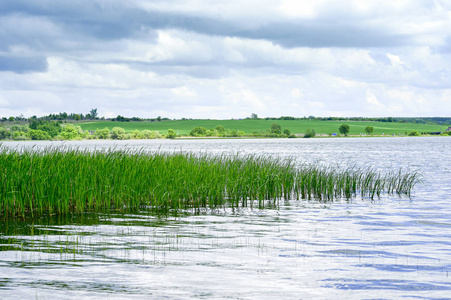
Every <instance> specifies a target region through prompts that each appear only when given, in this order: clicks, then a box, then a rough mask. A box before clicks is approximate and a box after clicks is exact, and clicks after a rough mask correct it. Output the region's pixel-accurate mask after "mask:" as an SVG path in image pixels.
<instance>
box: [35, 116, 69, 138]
mask: <svg viewBox="0 0 451 300" xmlns="http://www.w3.org/2000/svg"><path fill="white" fill-rule="evenodd" d="M29 127H30V129H36V130H42V131H45V132H47V133H48V134H49V135H50V136H51V137H52V138H53V137H55V136H57V135H58V134H59V133H60V132H61V131H62V127H61V124H60V123H59V122H54V121H43V120H39V121H36V120H35V121H33V122H31V123H30V125H29Z"/></svg>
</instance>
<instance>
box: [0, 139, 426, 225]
mask: <svg viewBox="0 0 451 300" xmlns="http://www.w3.org/2000/svg"><path fill="white" fill-rule="evenodd" d="M418 178H419V176H418V173H410V172H403V171H401V170H400V171H396V172H391V173H388V174H381V173H379V172H376V171H374V170H372V169H371V168H367V169H357V168H349V169H345V170H340V169H338V168H332V167H329V168H325V167H320V166H318V165H304V166H301V167H299V166H296V165H295V162H294V161H293V160H282V159H277V158H271V157H264V156H256V155H251V156H244V157H243V156H239V155H232V156H230V155H218V156H214V155H208V154H201V155H195V154H192V153H191V154H190V153H188V154H183V153H162V152H154V153H147V152H145V151H143V150H139V151H131V150H128V151H127V150H125V151H116V150H114V149H110V150H106V151H86V150H78V149H69V148H66V149H61V148H47V149H45V150H43V151H33V150H24V149H22V150H17V149H16V150H7V149H5V148H1V147H0V213H1V215H2V216H3V218H7V217H14V216H21V217H25V216H40V215H45V214H51V215H64V214H67V213H83V212H88V211H89V212H109V211H111V210H116V211H133V210H139V209H143V208H146V209H151V210H155V211H169V210H179V209H190V208H204V207H209V208H217V207H223V206H225V205H227V206H232V207H238V206H247V205H250V204H249V203H251V204H252V203H255V202H256V201H257V202H258V205H260V206H262V205H264V203H267V202H268V201H272V202H274V203H276V202H277V201H278V200H280V199H321V200H324V201H329V200H333V199H336V198H342V197H346V198H351V197H354V196H356V195H361V196H362V197H370V198H374V197H376V196H380V195H381V193H388V194H397V195H402V194H405V195H410V192H411V189H412V188H413V187H414V185H415V184H416V183H417V182H418Z"/></svg>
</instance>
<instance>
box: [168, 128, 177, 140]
mask: <svg viewBox="0 0 451 300" xmlns="http://www.w3.org/2000/svg"><path fill="white" fill-rule="evenodd" d="M176 136H177V134H176V133H175V131H174V129H168V134H167V138H168V139H174V138H175V137H176Z"/></svg>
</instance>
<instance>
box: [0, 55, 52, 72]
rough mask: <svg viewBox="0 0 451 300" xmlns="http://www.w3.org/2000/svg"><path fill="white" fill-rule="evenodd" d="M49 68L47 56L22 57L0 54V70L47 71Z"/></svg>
mask: <svg viewBox="0 0 451 300" xmlns="http://www.w3.org/2000/svg"><path fill="white" fill-rule="evenodd" d="M47 69H48V63H47V59H46V58H45V57H20V56H9V55H5V56H2V55H0V72H2V71H3V72H4V71H12V72H15V73H27V72H46V71H47Z"/></svg>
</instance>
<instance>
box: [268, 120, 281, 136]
mask: <svg viewBox="0 0 451 300" xmlns="http://www.w3.org/2000/svg"><path fill="white" fill-rule="evenodd" d="M271 133H275V134H281V133H282V127H280V125H279V124H277V123H272V125H271Z"/></svg>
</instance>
